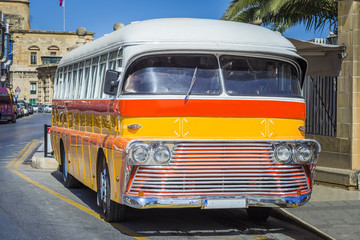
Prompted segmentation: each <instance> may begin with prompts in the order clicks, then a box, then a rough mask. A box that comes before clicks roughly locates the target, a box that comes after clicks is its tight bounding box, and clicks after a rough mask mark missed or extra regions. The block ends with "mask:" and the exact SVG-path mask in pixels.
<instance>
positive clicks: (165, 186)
mask: <svg viewBox="0 0 360 240" xmlns="http://www.w3.org/2000/svg"><path fill="white" fill-rule="evenodd" d="M186 183H187V184H191V182H186ZM211 183H214V182H211ZM224 183H225V182H218V183H215V185H205V183H203V182H201V183H199V182H198V183H196V184H194V185H190V186H182V185H177V186H172V185H174V184H167V183H160V184H156V185H154V184H153V183H152V184H147V183H145V184H144V183H134V184H133V185H132V186H134V187H142V188H144V189H146V191H148V190H149V189H148V188H162V189H161V190H159V191H167V190H168V188H173V189H179V188H180V190H179V191H184V192H185V191H189V190H190V189H187V188H191V189H192V188H204V190H203V191H207V190H208V189H220V190H221V189H222V190H226V189H234V190H235V189H237V190H239V191H242V189H253V188H256V189H261V188H258V187H257V186H259V185H249V186H248V187H244V185H236V184H234V183H231V184H230V182H226V184H229V185H224ZM245 183H248V182H245ZM264 183H266V184H264V185H261V187H262V188H264V189H268V188H273V187H274V188H275V189H282V188H286V189H288V188H287V187H292V186H299V184H305V185H306V182H304V181H302V182H295V183H282V184H281V185H280V182H279V183H278V184H275V185H271V184H269V182H264ZM235 187H242V188H235ZM306 187H307V186H306ZM205 188H206V189H205ZM154 190H155V189H154ZM269 190H270V189H269Z"/></svg>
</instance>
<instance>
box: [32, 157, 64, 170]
mask: <svg viewBox="0 0 360 240" xmlns="http://www.w3.org/2000/svg"><path fill="white" fill-rule="evenodd" d="M31 166H32V167H33V168H37V169H47V170H56V169H57V168H58V166H59V164H58V162H57V161H56V160H55V159H54V158H45V157H38V156H35V155H34V156H33V157H32V161H31Z"/></svg>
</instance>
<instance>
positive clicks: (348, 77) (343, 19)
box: [337, 0, 360, 169]
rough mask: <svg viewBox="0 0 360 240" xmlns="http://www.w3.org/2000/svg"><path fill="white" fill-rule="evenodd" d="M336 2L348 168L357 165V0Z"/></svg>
mask: <svg viewBox="0 0 360 240" xmlns="http://www.w3.org/2000/svg"><path fill="white" fill-rule="evenodd" d="M338 4H339V5H338V6H339V13H338V14H339V44H342V43H343V44H345V46H346V48H347V49H346V54H347V56H346V58H345V59H344V61H343V64H342V69H341V76H340V77H339V78H338V109H337V110H338V115H337V117H338V124H337V128H338V136H337V137H338V138H340V139H348V140H349V141H350V142H351V143H350V149H349V150H350V151H349V153H350V154H351V169H359V168H360V62H359V57H360V48H359V44H360V17H359V12H360V2H359V1H353V0H345V1H340V2H338Z"/></svg>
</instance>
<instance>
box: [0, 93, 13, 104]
mask: <svg viewBox="0 0 360 240" xmlns="http://www.w3.org/2000/svg"><path fill="white" fill-rule="evenodd" d="M10 103H11V98H10V96H9V95H5V94H0V104H10Z"/></svg>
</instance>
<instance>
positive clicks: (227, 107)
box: [115, 99, 306, 119]
mask: <svg viewBox="0 0 360 240" xmlns="http://www.w3.org/2000/svg"><path fill="white" fill-rule="evenodd" d="M115 109H119V112H120V115H122V116H124V117H171V116H178V117H186V116H191V117H272V118H292V119H305V116H306V110H305V103H301V102H287V101H268V100H197V99H196V100H195V99H194V100H189V101H187V102H185V101H184V100H182V99H157V100H121V101H119V102H115Z"/></svg>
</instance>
